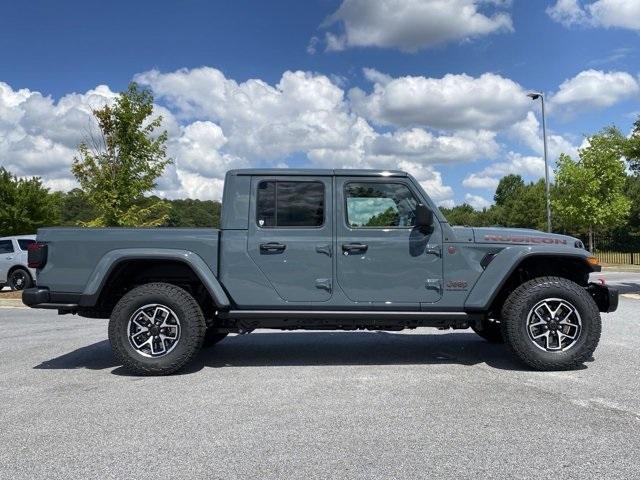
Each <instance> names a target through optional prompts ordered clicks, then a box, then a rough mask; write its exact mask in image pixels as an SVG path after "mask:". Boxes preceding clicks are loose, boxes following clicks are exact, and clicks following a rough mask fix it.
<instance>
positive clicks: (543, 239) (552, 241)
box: [484, 235, 567, 245]
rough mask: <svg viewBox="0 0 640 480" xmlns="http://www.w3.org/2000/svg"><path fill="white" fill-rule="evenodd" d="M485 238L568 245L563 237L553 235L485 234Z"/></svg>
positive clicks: (500, 240) (513, 241)
mask: <svg viewBox="0 0 640 480" xmlns="http://www.w3.org/2000/svg"><path fill="white" fill-rule="evenodd" d="M484 239H485V241H487V242H501V243H544V244H547V245H566V244H567V241H566V240H565V239H563V238H552V237H530V236H511V235H485V236H484Z"/></svg>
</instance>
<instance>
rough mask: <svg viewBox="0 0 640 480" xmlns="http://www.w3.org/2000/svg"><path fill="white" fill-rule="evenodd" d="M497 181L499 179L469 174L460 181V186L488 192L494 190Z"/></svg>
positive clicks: (479, 174) (480, 174)
mask: <svg viewBox="0 0 640 480" xmlns="http://www.w3.org/2000/svg"><path fill="white" fill-rule="evenodd" d="M499 181H500V179H498V178H495V177H491V176H489V175H485V174H482V173H471V174H470V175H468V176H467V177H466V178H465V179H464V180H462V185H463V186H465V187H467V188H486V189H488V190H494V189H495V188H496V187H497V186H498V183H499Z"/></svg>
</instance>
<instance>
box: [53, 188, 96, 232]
mask: <svg viewBox="0 0 640 480" xmlns="http://www.w3.org/2000/svg"><path fill="white" fill-rule="evenodd" d="M56 193H58V194H59V195H60V205H62V215H61V219H60V220H61V224H62V225H65V226H71V225H82V224H87V223H89V222H91V219H93V218H95V217H96V211H95V209H94V208H93V206H92V205H91V204H90V203H89V200H88V198H87V195H86V194H85V193H84V192H83V191H82V190H80V189H79V188H74V189H73V190H71V191H69V192H66V193H62V192H56Z"/></svg>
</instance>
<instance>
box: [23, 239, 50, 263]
mask: <svg viewBox="0 0 640 480" xmlns="http://www.w3.org/2000/svg"><path fill="white" fill-rule="evenodd" d="M46 263H47V244H46V243H41V242H33V243H32V244H31V245H29V246H28V247H27V265H29V268H42V267H44V265H45V264H46Z"/></svg>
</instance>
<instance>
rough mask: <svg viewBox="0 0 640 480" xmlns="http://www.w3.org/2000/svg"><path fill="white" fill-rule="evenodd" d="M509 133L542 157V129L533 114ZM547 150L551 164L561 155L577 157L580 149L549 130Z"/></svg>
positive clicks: (514, 125)
mask: <svg viewBox="0 0 640 480" xmlns="http://www.w3.org/2000/svg"><path fill="white" fill-rule="evenodd" d="M507 133H508V134H510V135H511V136H512V137H513V138H515V139H517V140H518V141H519V142H520V143H521V144H523V145H525V146H527V147H528V148H530V149H531V150H532V151H533V152H535V153H536V154H538V155H540V156H542V155H543V153H544V143H543V140H542V127H541V125H540V122H539V121H538V118H537V117H536V116H535V114H534V113H533V112H528V113H527V116H526V117H525V118H524V119H523V120H521V121H519V122H516V123H514V124H513V125H512V126H511V127H510V128H509V129H508V130H507ZM547 149H548V154H549V160H550V161H551V162H554V161H555V160H557V159H558V157H559V156H560V154H561V153H566V154H568V155H571V156H575V155H577V153H578V147H577V146H576V145H574V144H573V143H572V142H571V141H570V140H568V139H566V138H565V137H563V136H562V135H558V134H556V133H554V132H553V131H550V130H549V129H547Z"/></svg>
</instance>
